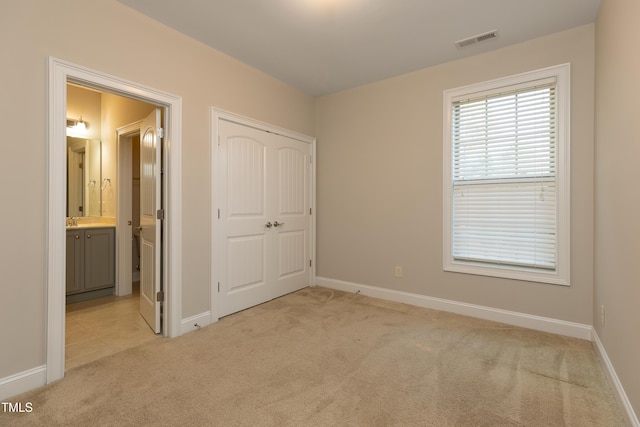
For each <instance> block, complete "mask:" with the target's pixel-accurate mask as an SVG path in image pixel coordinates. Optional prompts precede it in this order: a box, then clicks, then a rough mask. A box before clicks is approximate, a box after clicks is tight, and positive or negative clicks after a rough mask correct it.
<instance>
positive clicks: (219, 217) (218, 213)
mask: <svg viewBox="0 0 640 427" xmlns="http://www.w3.org/2000/svg"><path fill="white" fill-rule="evenodd" d="M218 219H220V209H218Z"/></svg>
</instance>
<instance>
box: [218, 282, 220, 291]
mask: <svg viewBox="0 0 640 427" xmlns="http://www.w3.org/2000/svg"><path fill="white" fill-rule="evenodd" d="M218 292H220V282H218Z"/></svg>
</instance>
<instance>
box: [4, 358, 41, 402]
mask: <svg viewBox="0 0 640 427" xmlns="http://www.w3.org/2000/svg"><path fill="white" fill-rule="evenodd" d="M46 383H47V367H46V365H42V366H38V367H35V368H32V369H28V370H26V371H23V372H18V373H17V374H14V375H11V376H8V377H5V378H1V379H0V400H6V399H8V398H10V397H13V396H17V395H19V394H22V393H25V392H27V391H29V390H33V389H34V388H38V387H42V386H43V385H45V384H46Z"/></svg>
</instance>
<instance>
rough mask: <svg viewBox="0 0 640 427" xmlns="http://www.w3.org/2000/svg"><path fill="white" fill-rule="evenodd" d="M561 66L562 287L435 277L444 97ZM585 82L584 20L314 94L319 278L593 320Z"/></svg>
mask: <svg viewBox="0 0 640 427" xmlns="http://www.w3.org/2000/svg"><path fill="white" fill-rule="evenodd" d="M567 62H570V63H571V78H572V95H573V96H572V102H571V109H572V110H571V123H572V126H571V141H572V142H571V144H572V145H571V162H572V170H571V181H572V197H571V211H572V215H571V233H572V243H571V261H572V266H571V277H572V279H571V284H572V285H571V287H564V286H557V285H546V284H540V283H530V282H522V281H514V280H508V279H497V278H489V277H481V276H472V275H466V274H459V273H449V272H443V270H442V235H443V231H442V161H443V160H442V144H443V143H442V132H443V130H442V129H443V113H442V111H443V100H442V96H443V91H444V90H445V89H450V88H455V87H459V86H464V85H468V84H471V83H477V82H482V81H486V80H490V79H495V78H498V77H504V76H508V75H512V74H516V73H520V72H524V71H530V70H535V69H539V68H543V67H548V66H552V65H557V64H562V63H567ZM593 85H594V25H592V24H591V25H587V26H583V27H579V28H576V29H573V30H570V31H566V32H562V33H558V34H555V35H552V36H548V37H544V38H540V39H536V40H532V41H528V42H526V43H522V44H518V45H514V46H511V47H508V48H504V49H500V50H497V51H493V52H489V53H485V54H481V55H477V56H474V57H470V58H466V59H462V60H459V61H454V62H450V63H446V64H443V65H440V66H436V67H432V68H428V69H424V70H421V71H418V72H415V73H412V74H408V75H404V76H400V77H397V78H393V79H389V80H385V81H381V82H377V83H374V84H371V85H367V86H363V87H360V88H356V89H353V90H349V91H345V92H342V93H338V94H335V95H330V96H326V97H323V98H320V99H319V100H318V102H317V105H316V113H317V115H316V117H317V124H316V129H317V132H316V136H317V138H318V264H317V266H318V269H317V273H318V275H319V276H323V277H326V278H330V279H338V280H344V281H349V282H355V283H359V284H365V285H373V286H379V287H383V288H389V289H394V290H399V291H406V292H412V293H416V294H420V295H427V296H431V297H437V298H444V299H450V300H455V301H462V302H467V303H472V304H479V305H483V306H489V307H496V308H500V309H505V310H513V311H516V312H521V313H529V314H534V315H538V316H545V317H550V318H554V319H561V320H565V321H570V322H577V323H581V324H587V325H590V324H591V323H592V318H593V314H592V306H593V304H592V298H593V273H592V260H593V214H592V212H593V144H594V140H593V138H594V136H593V114H594V110H593V109H594V105H593V102H594V89H593ZM396 265H399V266H402V267H403V270H404V278H402V279H397V278H394V266H396Z"/></svg>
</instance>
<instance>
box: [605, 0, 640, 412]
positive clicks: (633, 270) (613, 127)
mask: <svg viewBox="0 0 640 427" xmlns="http://www.w3.org/2000/svg"><path fill="white" fill-rule="evenodd" d="M638 17H640V2H638V1H637V0H603V1H602V5H601V7H600V13H599V14H598V19H597V21H596V58H597V60H596V149H595V152H596V162H595V195H596V199H595V200H596V204H595V207H596V208H595V230H596V231H595V248H596V250H595V301H594V319H595V322H594V325H595V328H596V332H597V333H598V336H599V337H600V339H601V341H602V342H603V344H604V347H605V348H606V350H607V354H608V356H609V358H610V359H611V362H612V363H613V366H614V368H615V370H616V373H617V374H618V377H619V378H620V380H621V382H622V385H623V387H624V389H625V392H626V394H627V396H628V398H629V400H630V402H631V404H632V405H633V407H634V410H635V412H636V414H638V415H640V369H638V361H640V339H638V338H639V336H638V331H640V310H639V305H640V262H639V256H640V194H639V193H638V183H639V182H640V167H639V166H638V165H639V164H640V107H639V106H638V105H639V102H640V101H639V100H640V80H639V79H640V55H639V54H638V41H639V40H640V25H638ZM602 305H604V307H605V313H606V322H605V325H604V326H602V325H601V324H600V320H599V319H600V307H601V306H602Z"/></svg>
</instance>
